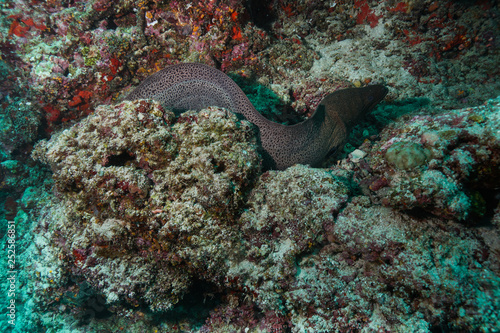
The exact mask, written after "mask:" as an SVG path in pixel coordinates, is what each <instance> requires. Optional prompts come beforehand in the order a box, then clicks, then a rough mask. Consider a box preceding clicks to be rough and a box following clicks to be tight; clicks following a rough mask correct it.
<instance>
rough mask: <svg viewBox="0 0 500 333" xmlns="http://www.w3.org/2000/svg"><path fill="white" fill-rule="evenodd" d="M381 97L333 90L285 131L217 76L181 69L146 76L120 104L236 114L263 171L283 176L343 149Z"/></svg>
mask: <svg viewBox="0 0 500 333" xmlns="http://www.w3.org/2000/svg"><path fill="white" fill-rule="evenodd" d="M386 94H387V88H385V87H384V86H382V85H371V86H367V87H364V88H349V89H343V90H338V91H335V92H333V93H332V94H330V95H328V96H326V97H325V98H324V99H323V101H321V103H320V104H319V105H318V107H317V109H316V111H315V112H314V114H313V115H312V116H311V118H309V119H307V120H305V121H303V122H301V123H299V124H296V125H291V126H286V125H282V124H278V123H275V122H273V121H270V120H268V119H267V118H265V117H264V116H262V115H261V114H260V113H259V112H258V111H257V110H256V109H255V108H254V107H253V105H252V103H250V101H249V100H248V98H247V97H246V95H245V94H244V93H243V91H242V90H241V89H240V88H239V87H238V85H237V84H236V83H235V82H234V81H233V80H231V79H230V78H229V77H228V76H227V75H226V74H224V73H223V72H221V71H219V70H217V69H215V68H212V67H210V66H206V65H203V64H197V63H185V64H179V65H174V66H169V67H167V68H165V69H163V70H161V71H159V72H157V73H155V74H153V75H151V76H149V77H148V78H147V79H146V80H144V81H143V82H142V83H141V84H140V85H139V86H138V87H137V88H136V89H135V90H134V91H132V92H131V93H130V94H129V95H128V96H127V97H126V98H125V100H136V99H154V100H156V101H158V102H160V103H161V104H162V106H163V107H165V108H168V109H171V110H174V111H186V110H201V109H203V108H206V107H208V106H218V107H224V108H227V109H229V110H231V111H232V112H235V113H239V114H241V115H243V116H244V117H245V118H246V119H247V120H248V121H250V122H251V123H253V124H254V125H256V126H257V128H258V129H259V134H260V143H261V145H262V149H263V153H264V159H265V163H266V166H267V167H268V168H271V169H278V170H284V169H286V168H288V167H289V166H292V165H294V164H309V165H311V166H318V165H319V164H320V163H321V162H322V161H323V160H324V159H325V157H326V156H327V155H328V154H329V153H331V152H332V151H335V150H338V149H339V148H341V147H342V146H343V144H344V141H345V139H346V137H347V134H348V131H349V130H350V128H351V127H352V125H353V124H355V123H356V121H357V120H358V119H359V118H360V117H362V116H363V115H364V114H366V113H367V112H368V111H370V110H371V109H372V108H373V107H374V106H375V105H376V104H377V103H379V102H380V101H381V100H382V99H383V98H384V97H385V95H386Z"/></svg>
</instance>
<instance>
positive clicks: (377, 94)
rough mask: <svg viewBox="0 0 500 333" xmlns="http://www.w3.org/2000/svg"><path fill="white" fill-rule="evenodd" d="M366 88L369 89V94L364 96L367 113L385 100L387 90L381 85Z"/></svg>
mask: <svg viewBox="0 0 500 333" xmlns="http://www.w3.org/2000/svg"><path fill="white" fill-rule="evenodd" d="M367 88H370V90H369V94H367V96H366V109H367V111H369V110H371V109H373V108H374V107H375V105H377V104H378V103H380V102H381V101H382V100H383V99H384V98H385V96H386V95H387V93H388V92H389V89H387V87H386V86H383V85H381V84H374V85H372V86H368V87H367Z"/></svg>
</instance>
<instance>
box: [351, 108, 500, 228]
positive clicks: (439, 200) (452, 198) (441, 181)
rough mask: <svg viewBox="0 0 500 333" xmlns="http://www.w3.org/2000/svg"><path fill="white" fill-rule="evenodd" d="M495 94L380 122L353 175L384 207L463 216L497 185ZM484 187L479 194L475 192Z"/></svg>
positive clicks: (499, 118)
mask: <svg viewBox="0 0 500 333" xmlns="http://www.w3.org/2000/svg"><path fill="white" fill-rule="evenodd" d="M499 123H500V98H497V99H494V100H490V101H488V102H487V103H485V104H484V105H481V106H477V107H473V108H465V109H460V110H453V111H447V112H438V113H436V114H435V115H432V116H430V115H416V116H403V117H402V118H401V119H399V120H397V121H396V122H395V123H392V124H391V125H390V126H388V127H386V128H385V129H384V130H383V131H382V133H381V134H380V137H381V138H380V141H378V142H377V143H375V144H373V145H372V144H371V143H369V142H367V143H365V144H364V145H363V146H362V147H361V148H360V149H362V150H363V151H365V152H367V153H368V156H367V157H366V158H365V160H366V163H365V164H363V165H362V166H361V167H360V171H359V172H358V175H357V178H358V179H360V180H359V182H360V184H361V187H362V189H363V191H364V193H366V194H368V195H370V196H372V197H373V199H374V200H375V201H376V202H381V203H382V204H383V205H385V206H387V207H393V208H397V209H402V210H411V209H422V210H424V211H427V212H431V213H432V214H435V215H437V216H440V217H444V218H455V219H459V220H465V219H466V218H467V217H468V216H469V215H470V214H471V213H472V211H473V209H474V207H475V206H476V205H477V204H478V202H479V201H478V200H481V197H482V196H486V195H487V194H486V192H487V191H488V190H492V189H495V188H498V187H499V186H500V174H499V173H498V170H499V168H500V125H499ZM481 193H484V194H481Z"/></svg>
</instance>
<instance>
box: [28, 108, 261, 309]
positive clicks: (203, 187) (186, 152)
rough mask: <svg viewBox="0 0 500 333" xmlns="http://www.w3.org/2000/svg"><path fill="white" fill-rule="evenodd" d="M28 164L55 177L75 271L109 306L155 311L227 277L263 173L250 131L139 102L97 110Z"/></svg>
mask: <svg viewBox="0 0 500 333" xmlns="http://www.w3.org/2000/svg"><path fill="white" fill-rule="evenodd" d="M33 156H34V157H35V158H37V159H39V160H41V161H43V162H44V163H47V164H48V165H50V167H51V169H52V171H53V172H54V174H53V178H54V181H55V186H56V192H57V193H58V195H60V196H61V198H62V201H61V205H63V206H65V207H66V210H67V211H66V213H65V215H66V218H65V220H66V222H65V223H64V225H59V226H58V227H59V231H58V234H59V237H62V238H63V239H64V240H65V244H68V246H66V247H65V249H64V250H65V251H64V252H65V255H66V256H68V257H70V258H71V257H72V258H74V263H73V269H74V270H75V271H76V272H77V274H78V275H81V276H83V277H84V278H85V279H86V280H87V282H88V283H89V284H90V285H92V287H93V288H94V289H96V290H97V291H98V292H101V293H103V294H104V296H105V298H106V299H107V302H109V303H113V302H117V301H119V300H127V301H129V302H132V304H137V302H139V301H140V300H142V301H145V302H146V303H147V304H149V306H150V308H151V309H152V310H155V311H160V310H167V309H169V308H171V307H172V306H173V304H175V303H177V302H178V301H179V299H181V298H182V295H183V294H184V293H185V292H186V290H187V288H188V287H189V285H190V283H191V279H192V276H194V275H196V276H198V277H203V278H205V279H207V280H210V279H216V278H218V277H219V276H220V275H221V274H223V272H224V270H226V269H227V267H226V264H225V260H226V257H227V256H228V254H229V253H230V251H229V249H230V248H231V243H232V242H236V241H237V239H238V238H237V237H236V230H237V229H235V228H234V223H235V221H236V219H237V216H238V215H239V214H240V213H239V212H240V210H241V209H242V207H243V206H242V205H243V204H244V198H245V192H246V191H247V189H248V187H249V186H250V185H251V184H252V182H253V178H254V177H255V176H256V174H257V173H258V172H259V170H260V157H259V155H258V154H257V146H256V143H255V135H254V132H253V129H252V127H251V126H250V124H249V123H248V122H246V121H238V120H237V118H236V116H235V115H234V114H232V113H231V112H229V111H227V110H224V109H218V108H209V109H207V110H202V111H200V112H199V113H194V112H186V113H184V114H181V115H180V116H179V118H177V119H175V118H174V116H173V114H172V113H170V112H166V111H164V110H163V109H162V108H161V106H160V105H159V104H158V103H156V102H151V101H145V100H139V101H136V102H124V103H120V104H118V105H115V106H102V107H99V108H97V110H96V112H95V113H94V114H92V115H90V116H89V117H87V118H86V119H84V120H82V121H81V122H79V123H77V124H75V125H74V126H73V127H71V128H69V129H67V130H64V131H62V132H61V133H58V134H56V135H54V136H53V137H52V138H51V140H49V141H42V142H40V143H39V144H38V145H37V146H36V148H35V150H34V152H33Z"/></svg>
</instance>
